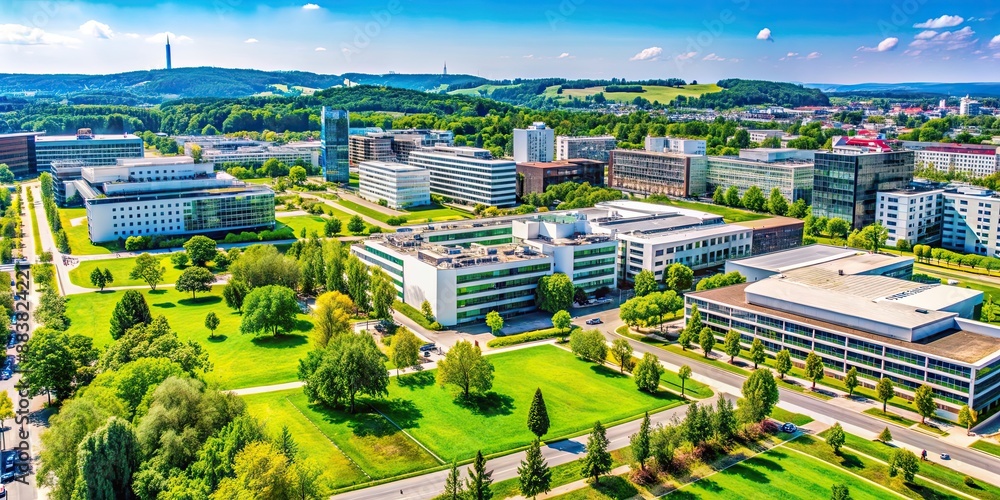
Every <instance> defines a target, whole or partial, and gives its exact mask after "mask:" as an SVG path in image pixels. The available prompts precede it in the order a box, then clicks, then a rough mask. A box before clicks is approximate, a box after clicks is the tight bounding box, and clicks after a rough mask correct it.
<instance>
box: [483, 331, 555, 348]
mask: <svg viewBox="0 0 1000 500" xmlns="http://www.w3.org/2000/svg"><path fill="white" fill-rule="evenodd" d="M572 330H573V329H570V331H572ZM569 333H570V332H567V331H565V330H563V329H561V328H546V329H544V330H535V331H533V332H525V333H519V334H517V335H507V336H505V337H497V338H495V339H493V340H491V341H489V342H487V343H486V345H488V346H490V347H505V346H509V345H515V344H523V343H525V342H534V341H536V340H545V339H551V338H554V337H565V336H567V335H569Z"/></svg>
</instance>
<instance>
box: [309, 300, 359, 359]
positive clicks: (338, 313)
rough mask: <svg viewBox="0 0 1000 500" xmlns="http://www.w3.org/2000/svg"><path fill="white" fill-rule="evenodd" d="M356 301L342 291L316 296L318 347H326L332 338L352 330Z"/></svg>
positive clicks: (314, 338) (313, 314) (315, 338)
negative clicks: (352, 314) (352, 317)
mask: <svg viewBox="0 0 1000 500" xmlns="http://www.w3.org/2000/svg"><path fill="white" fill-rule="evenodd" d="M353 311H354V302H352V301H351V298H350V297H348V296H347V295H344V294H342V293H340V292H326V293H324V294H323V295H320V296H319V297H317V298H316V306H315V308H314V309H313V311H312V317H313V332H314V333H313V340H314V342H315V343H316V347H317V348H320V349H322V348H324V347H326V346H327V344H329V343H330V340H331V339H333V338H334V337H337V336H339V335H343V334H345V333H350V332H351V331H352V325H351V313H352V312H353Z"/></svg>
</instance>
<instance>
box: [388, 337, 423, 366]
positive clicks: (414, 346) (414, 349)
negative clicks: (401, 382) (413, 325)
mask: <svg viewBox="0 0 1000 500" xmlns="http://www.w3.org/2000/svg"><path fill="white" fill-rule="evenodd" d="M422 344H423V342H421V341H420V339H419V338H417V336H416V335H414V334H413V332H411V331H410V329H409V328H406V327H405V326H403V327H399V329H397V330H396V333H395V334H394V335H393V336H392V350H391V352H390V354H391V355H390V357H389V358H390V359H391V360H392V364H394V365H396V376H397V377H398V376H399V370H400V369H404V370H405V369H407V368H409V367H411V366H417V365H418V364H420V346H421V345H422Z"/></svg>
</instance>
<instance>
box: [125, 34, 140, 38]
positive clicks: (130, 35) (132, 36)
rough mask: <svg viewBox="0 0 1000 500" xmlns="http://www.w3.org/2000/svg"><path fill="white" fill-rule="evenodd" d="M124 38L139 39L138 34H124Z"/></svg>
mask: <svg viewBox="0 0 1000 500" xmlns="http://www.w3.org/2000/svg"><path fill="white" fill-rule="evenodd" d="M124 36H125V38H141V36H140V35H139V34H138V33H125V35H124Z"/></svg>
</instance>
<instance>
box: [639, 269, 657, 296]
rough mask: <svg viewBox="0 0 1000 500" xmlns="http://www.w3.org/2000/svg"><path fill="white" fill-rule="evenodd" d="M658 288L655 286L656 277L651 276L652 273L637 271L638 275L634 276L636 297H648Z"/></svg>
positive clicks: (645, 270) (646, 270) (644, 270)
mask: <svg viewBox="0 0 1000 500" xmlns="http://www.w3.org/2000/svg"><path fill="white" fill-rule="evenodd" d="M658 288H659V286H658V285H657V284H656V276H654V275H653V271H650V270H648V269H643V270H642V271H639V274H636V275H635V295H636V297H642V296H644V295H649V294H651V293H653V292H655V291H656V290H657V289H658Z"/></svg>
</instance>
